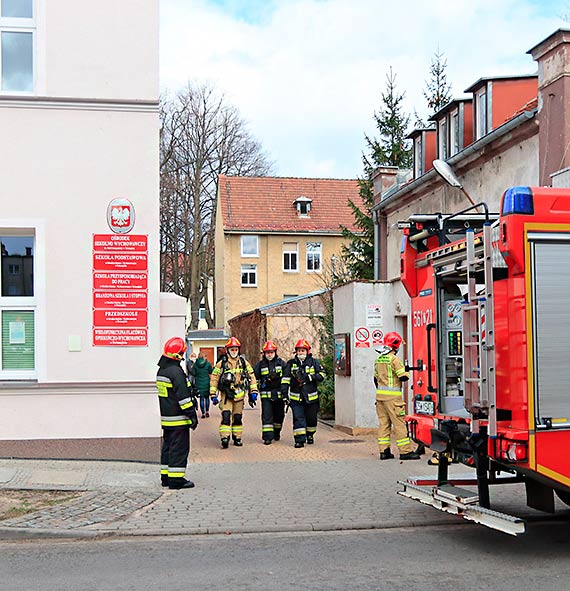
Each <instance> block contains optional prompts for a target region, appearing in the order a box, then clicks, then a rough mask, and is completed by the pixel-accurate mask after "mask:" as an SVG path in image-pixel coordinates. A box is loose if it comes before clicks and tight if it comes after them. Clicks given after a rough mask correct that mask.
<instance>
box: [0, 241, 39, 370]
mask: <svg viewBox="0 0 570 591" xmlns="http://www.w3.org/2000/svg"><path fill="white" fill-rule="evenodd" d="M34 243H35V239H34V236H31V235H27V236H26V235H22V234H16V233H14V230H6V231H0V379H30V378H34V377H36V376H35V363H36V360H35V338H36V337H35V307H36V301H35V298H34V295H35V293H34V248H35V244H34Z"/></svg>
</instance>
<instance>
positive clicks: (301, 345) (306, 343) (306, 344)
mask: <svg viewBox="0 0 570 591" xmlns="http://www.w3.org/2000/svg"><path fill="white" fill-rule="evenodd" d="M297 349H307V353H310V352H311V345H309V341H306V340H305V339H299V340H298V341H297V344H296V345H295V351H296V350H297Z"/></svg>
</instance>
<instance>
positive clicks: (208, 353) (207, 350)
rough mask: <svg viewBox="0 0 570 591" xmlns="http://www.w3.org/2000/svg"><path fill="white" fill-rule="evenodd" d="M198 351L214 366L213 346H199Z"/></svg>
mask: <svg viewBox="0 0 570 591" xmlns="http://www.w3.org/2000/svg"><path fill="white" fill-rule="evenodd" d="M200 353H201V354H202V355H203V356H204V357H205V358H206V359H207V360H208V361H209V362H210V363H211V364H212V367H213V366H214V347H200Z"/></svg>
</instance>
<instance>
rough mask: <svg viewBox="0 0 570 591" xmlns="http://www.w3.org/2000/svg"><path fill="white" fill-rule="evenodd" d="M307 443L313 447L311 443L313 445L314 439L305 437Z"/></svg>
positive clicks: (308, 436)
mask: <svg viewBox="0 0 570 591" xmlns="http://www.w3.org/2000/svg"><path fill="white" fill-rule="evenodd" d="M307 443H308V444H309V445H313V443H315V438H314V437H313V436H312V435H307Z"/></svg>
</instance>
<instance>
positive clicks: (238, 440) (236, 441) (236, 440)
mask: <svg viewBox="0 0 570 591" xmlns="http://www.w3.org/2000/svg"><path fill="white" fill-rule="evenodd" d="M234 445H235V446H236V447H241V446H242V445H243V442H242V440H241V439H240V438H239V437H235V438H234Z"/></svg>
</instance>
